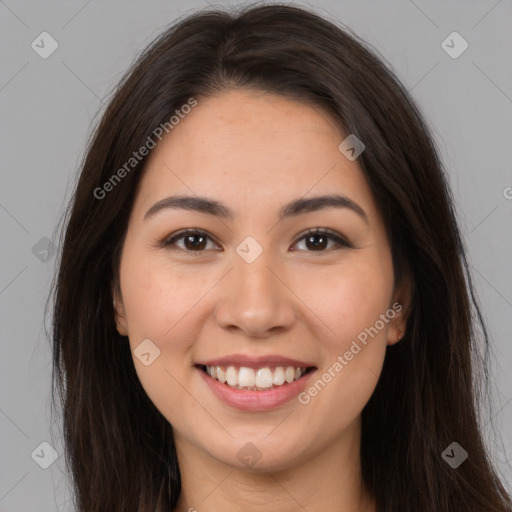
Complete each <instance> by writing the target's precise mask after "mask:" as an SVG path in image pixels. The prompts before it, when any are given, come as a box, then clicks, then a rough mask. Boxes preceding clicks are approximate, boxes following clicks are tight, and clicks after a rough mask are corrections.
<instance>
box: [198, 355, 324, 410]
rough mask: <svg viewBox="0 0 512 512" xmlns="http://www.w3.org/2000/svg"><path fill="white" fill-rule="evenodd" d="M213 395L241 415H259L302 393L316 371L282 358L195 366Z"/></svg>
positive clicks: (218, 361) (232, 359) (230, 360)
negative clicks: (256, 413) (250, 412)
mask: <svg viewBox="0 0 512 512" xmlns="http://www.w3.org/2000/svg"><path fill="white" fill-rule="evenodd" d="M194 366H195V368H196V369H197V371H198V373H199V375H200V377H201V378H202V380H203V382H205V383H206V384H207V386H208V388H209V389H210V390H211V391H212V392H213V395H214V396H215V397H217V398H218V399H219V400H220V401H222V402H224V403H225V404H227V405H229V406H231V407H235V408H237V409H241V410H244V411H254V412H261V411H267V410H269V409H273V408H276V407H278V406H280V405H283V404H285V403H287V402H289V401H290V400H292V399H293V398H294V397H296V396H297V395H298V394H299V393H300V392H301V391H303V390H304V389H305V387H306V385H307V383H308V381H309V380H310V378H311V375H312V374H314V372H315V371H316V370H317V367H316V366H313V365H311V364H309V363H306V362H304V361H297V360H294V359H289V358H283V357H260V358H252V357H247V356H243V355H241V356H233V357H229V358H221V359H216V360H211V361H201V362H200V363H197V364H195V365H194Z"/></svg>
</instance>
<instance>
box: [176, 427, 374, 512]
mask: <svg viewBox="0 0 512 512" xmlns="http://www.w3.org/2000/svg"><path fill="white" fill-rule="evenodd" d="M360 432H361V428H360V420H359V419H358V420H357V421H356V422H354V424H352V425H351V426H349V427H348V428H347V430H345V431H344V433H343V436H342V437H340V438H339V439H336V440H334V441H329V440H326V443H325V446H324V448H323V449H322V450H320V451H318V452H317V453H316V454H315V456H314V457H309V458H307V459H306V458H304V460H302V461H301V462H297V463H296V464H294V466H293V467H289V468H286V469H283V470H279V471H271V470H268V471H266V470H264V469H260V470H259V471H254V470H247V469H241V468H239V467H233V466H229V465H226V464H224V463H222V462H221V461H219V460H218V459H215V458H213V457H211V456H210V455H208V454H207V453H205V452H204V451H202V450H200V449H198V448H197V447H196V446H193V445H191V444H189V443H188V442H187V441H186V440H185V439H183V438H182V437H181V436H179V434H178V433H176V432H175V440H176V448H177V452H178V459H179V462H180V473H181V483H182V485H181V494H180V498H179V501H178V504H177V507H176V508H175V512H188V511H191V512H192V511H194V510H197V511H198V512H201V511H202V510H222V512H232V511H233V512H234V511H239V510H241V509H247V510H251V511H253V512H268V509H269V504H271V505H272V510H273V511H274V512H295V511H297V510H307V511H308V512H317V511H318V512H320V511H322V512H325V510H331V511H333V512H336V511H340V512H341V511H345V512H375V511H376V506H375V501H374V500H373V498H372V497H370V496H368V495H367V493H365V492H364V489H363V482H362V477H361V466H360V453H359V452H360V450H359V449H360Z"/></svg>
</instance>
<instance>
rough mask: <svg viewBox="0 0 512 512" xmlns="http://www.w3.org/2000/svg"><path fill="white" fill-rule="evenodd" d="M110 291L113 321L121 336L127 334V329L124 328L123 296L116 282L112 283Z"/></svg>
mask: <svg viewBox="0 0 512 512" xmlns="http://www.w3.org/2000/svg"><path fill="white" fill-rule="evenodd" d="M111 291H112V306H113V308H114V322H115V324H116V328H117V332H118V333H119V334H120V335H121V336H128V330H127V329H126V315H125V310H124V304H123V298H122V295H121V290H120V288H119V286H118V284H117V283H114V284H113V285H112V287H111Z"/></svg>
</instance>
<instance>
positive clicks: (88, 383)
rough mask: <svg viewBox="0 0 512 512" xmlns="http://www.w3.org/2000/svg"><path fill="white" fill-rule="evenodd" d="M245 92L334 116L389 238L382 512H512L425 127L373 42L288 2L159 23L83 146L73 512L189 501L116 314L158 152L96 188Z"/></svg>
mask: <svg viewBox="0 0 512 512" xmlns="http://www.w3.org/2000/svg"><path fill="white" fill-rule="evenodd" d="M235 89H244V90H256V91H264V92H272V93H276V94H279V95H282V96H285V97H288V98H291V99H295V100H297V101H301V102H307V103H308V104H311V105H314V106H319V107H323V108H324V109H325V111H326V112H328V113H330V114H331V115H332V116H333V118H334V119H335V120H336V121H337V122H338V123H339V126H340V128H341V129H342V130H344V131H346V132H347V134H355V135H356V136H357V137H358V138H359V139H360V140H361V141H363V143H364V144H365V146H366V149H365V151H364V152H363V153H362V154H361V155H360V156H359V157H358V162H359V164H360V166H361V168H362V171H363V172H364V176H365V178H366V181H367V183H368V185H369V187H370V190H371V192H372V195H373V198H374V200H375V202H376V205H377V207H378V209H379V211H380V213H381V215H382V218H383V221H384V224H385V227H386V232H387V235H388V238H389V241H390V245H391V253H392V261H393V270H394V275H395V285H396V286H400V285H402V284H404V283H407V285H408V286H409V289H410V305H409V308H408V311H407V329H406V332H405V335H404V337H403V338H402V339H401V341H400V342H399V343H397V344H396V345H394V346H390V347H388V348H387V353H386V357H385V361H384V366H383V369H382V374H381V376H380V379H379V381H378V383H377V386H376V389H375V391H374V393H373V395H372V396H371V398H370V400H369V402H368V403H367V404H366V406H365V407H364V409H363V411H362V437H361V452H360V453H361V470H362V478H363V483H364V486H365V488H366V489H367V492H369V493H370V494H371V495H372V496H373V497H374V498H375V499H376V503H377V509H378V511H379V512H391V511H392V512H399V511H406V510H407V511H410V510H414V511H415V512H432V510H435V511H436V512H448V511H453V510H457V511H458V512H466V511H467V512H469V511H472V512H474V511H485V512H505V511H510V510H512V508H511V505H512V502H511V498H510V495H509V494H508V492H507V490H506V489H505V488H504V486H503V484H502V483H501V482H500V478H499V476H498V474H497V470H496V469H495V468H493V464H492V462H491V459H490V455H489V454H488V453H487V450H486V447H485V443H484V439H483V434H482V432H481V430H480V426H479V417H478V414H477V413H478V412H479V407H480V405H479V404H480V397H481V394H480V392H479V390H480V385H481V383H482V382H485V383H487V384H488V379H489V377H488V373H489V372H488V370H487V367H488V363H489V345H490V342H489V336H488V334H487V331H486V328H485V325H484V321H483V319H482V315H481V313H480V311H479V307H478V303H477V300H476V299H475V296H474V292H473V285H472V282H471V276H470V272H469V269H468V263H467V260H466V256H465V249H464V244H463V241H462V239H461V235H460V232H459V228H458V225H457V221H456V215H455V208H454V205H453V200H452V198H451V195H450V190H449V187H448V185H447V178H446V176H445V171H444V169H443V166H442V164H441V161H440V158H439V156H438V153H437V150H436V147H435V144H434V142H433V138H432V135H431V134H430V133H429V128H428V126H427V123H426V121H425V119H424V117H423V115H422V114H421V111H420V109H419V107H418V106H416V105H415V103H414V102H413V100H412V99H411V97H410V95H409V93H408V92H407V91H406V89H405V88H404V86H403V85H402V84H401V83H400V82H399V80H398V79H397V78H396V76H395V74H394V73H393V72H392V71H391V70H390V68H389V67H388V66H387V65H386V64H385V63H384V61H383V59H381V58H379V57H377V56H376V54H375V53H374V52H373V51H372V50H371V49H370V47H369V45H368V44H367V43H365V42H364V41H362V40H360V39H359V38H358V37H357V36H356V35H354V34H352V33H351V31H350V30H349V29H347V28H341V27H340V26H338V25H337V24H335V23H334V22H331V21H328V20H327V19H324V18H322V17H321V16H319V15H318V14H315V13H313V12H310V11H308V10H306V9H303V8H299V7H293V6H288V5H283V4H279V5H268V4H267V5H260V6H247V7H245V8H243V9H240V11H239V12H236V10H234V11H228V10H217V9H215V10H213V9H207V10H202V11H196V12H194V13H193V14H191V15H188V16H187V17H184V18H183V19H181V20H179V21H178V22H176V23H175V24H174V25H172V26H170V27H168V28H166V30H165V31H164V32H163V33H161V35H159V36H158V37H157V38H156V39H155V40H154V41H153V42H152V43H151V44H150V45H149V46H148V47H147V48H146V49H145V50H144V51H143V52H142V53H141V54H140V55H139V57H138V59H137V60H136V62H135V63H134V64H133V65H132V66H131V68H130V69H129V70H128V72H127V73H126V74H125V76H124V77H123V78H122V80H121V82H120V83H119V85H118V86H117V87H116V88H115V90H114V91H113V94H112V96H111V98H110V99H109V102H108V106H107V107H106V109H105V111H104V113H103V115H102V117H101V119H100V121H99V123H98V125H97V126H96V128H95V130H94V133H93V134H92V136H91V138H90V140H89V141H88V147H87V151H86V154H85V156H84V159H83V162H82V165H81V172H80V175H79V178H78V181H77V183H76V188H75V190H74V194H73V197H72V200H71V201H70V203H69V205H68V209H67V210H66V212H65V216H64V217H65V220H66V222H67V226H66V229H65V236H64V239H63V241H62V243H61V247H62V248H61V254H60V261H59V268H58V272H57V274H56V279H55V282H54V285H53V287H52V292H54V296H53V302H52V306H53V333H52V337H53V339H52V341H53V373H52V377H53V380H52V393H53V397H54V402H55V399H56V396H57V392H58V396H59V398H60V406H61V407H62V412H63V427H64V440H65V450H66V459H65V460H66V464H67V470H68V471H69V472H70V474H71V475H72V483H73V487H74V491H75V505H76V506H77V509H78V510H79V511H80V512H96V511H98V512H99V511H102V512H103V511H105V510H109V511H112V512H116V511H126V510H133V511H139V512H149V511H151V512H154V511H159V512H163V511H170V510H172V509H173V508H174V507H175V506H176V503H177V500H178V497H179V493H180V488H181V482H180V471H179V466H178V460H177V456H176V450H175V446H174V442H173V429H172V425H171V424H170V423H169V422H168V421H167V420H166V418H165V417H164V416H163V415H162V414H161V413H160V412H159V411H158V409H157V408H156V407H155V405H154V404H153V403H152V402H151V400H150V399H149V397H148V396H147V394H146V393H145V391H144V389H143V388H142V386H141V383H140V382H139V379H138V377H137V374H136V371H135V367H134V363H133V359H132V356H131V352H130V346H129V343H128V338H126V337H123V336H120V335H119V334H118V332H117V331H116V329H115V324H114V314H113V308H112V299H113V296H112V286H114V285H118V277H119V263H120V254H121V249H122V246H123V242H124V238H125V234H126V231H127V225H128V220H129V215H130V212H131V209H132V205H133V202H134V198H135V195H136V192H137V189H138V184H139V181H140V179H141V176H142V174H143V172H144V169H145V162H146V160H147V157H144V158H142V159H141V160H140V162H138V163H137V165H136V166H134V168H133V170H131V172H127V173H126V175H125V176H124V177H123V179H122V180H120V181H119V183H116V184H115V190H112V191H111V192H110V193H109V194H108V195H107V196H106V197H104V198H103V199H98V198H97V197H96V195H97V194H95V190H97V189H98V187H102V186H103V185H104V184H105V183H106V182H107V181H108V180H109V179H111V177H112V175H113V172H114V171H115V170H116V169H120V168H122V167H123V165H125V164H126V162H127V161H129V159H130V158H131V157H132V156H133V152H134V151H136V150H137V149H138V148H140V147H141V146H143V145H144V144H145V143H146V141H147V140H148V138H151V137H153V136H154V135H153V133H154V130H155V129H156V128H157V127H158V126H160V125H162V124H164V123H166V122H167V120H168V119H169V117H170V116H171V115H172V114H173V113H174V112H175V111H176V110H177V109H179V108H180V107H181V106H182V105H184V104H185V103H187V101H188V100H189V99H190V98H191V97H193V98H196V99H197V100H198V101H199V102H200V101H201V100H202V99H206V98H208V97H214V96H216V95H220V94H222V93H225V92H227V91H229V90H235ZM54 402H53V403H54ZM454 441H456V442H457V443H459V444H460V445H461V446H462V447H463V448H464V449H465V450H466V451H467V452H468V453H469V458H468V459H467V460H466V461H465V462H464V463H463V464H462V465H461V466H460V467H458V468H457V469H456V470H455V469H452V468H451V467H450V466H449V465H448V464H447V463H446V462H445V461H444V460H443V458H442V456H441V454H442V452H443V451H444V450H445V449H446V448H447V447H448V446H449V445H450V444H451V443H452V442H454Z"/></svg>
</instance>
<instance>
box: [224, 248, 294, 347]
mask: <svg viewBox="0 0 512 512" xmlns="http://www.w3.org/2000/svg"><path fill="white" fill-rule="evenodd" d="M233 261H234V268H233V269H232V270H231V272H229V273H228V275H227V276H226V278H225V280H224V281H225V286H224V287H223V289H222V296H221V297H220V298H219V301H218V303H217V306H216V308H215V318H216V321H217V323H218V324H219V325H220V326H221V327H222V328H224V329H228V330H231V331H236V330H240V331H242V332H243V333H244V334H245V335H246V336H248V337H253V338H266V337H269V336H273V335H275V334H276V333H278V332H279V331H285V330H287V329H289V328H290V327H291V326H292V325H293V322H294V321H295V316H296V310H295V307H294V301H293V298H294V294H293V291H292V290H291V289H290V288H289V285H287V283H286V279H285V276H284V275H283V272H282V271H280V266H279V265H277V264H276V262H275V260H274V261H271V258H270V256H267V254H266V251H263V253H262V254H261V255H260V256H259V257H258V258H257V259H256V260H255V261H253V262H252V263H247V262H246V261H244V260H243V259H242V258H240V257H239V256H238V255H235V257H234V260H233Z"/></svg>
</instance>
